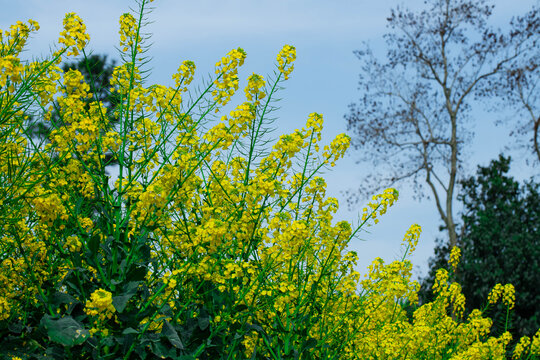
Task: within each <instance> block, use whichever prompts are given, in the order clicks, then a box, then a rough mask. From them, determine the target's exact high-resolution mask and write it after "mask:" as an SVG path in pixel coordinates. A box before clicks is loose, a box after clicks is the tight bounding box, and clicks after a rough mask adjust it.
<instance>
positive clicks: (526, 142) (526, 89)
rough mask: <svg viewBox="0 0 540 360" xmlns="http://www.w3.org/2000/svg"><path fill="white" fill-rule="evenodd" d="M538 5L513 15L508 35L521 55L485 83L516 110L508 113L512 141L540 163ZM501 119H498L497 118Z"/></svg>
mask: <svg viewBox="0 0 540 360" xmlns="http://www.w3.org/2000/svg"><path fill="white" fill-rule="evenodd" d="M539 13H540V7H539V6H538V5H537V6H535V7H533V9H532V10H531V11H529V12H528V13H527V14H525V15H524V16H520V17H516V18H515V19H513V20H512V23H511V33H510V39H511V40H512V44H513V46H514V47H515V48H516V50H515V51H516V52H522V53H523V55H522V56H520V57H518V58H516V59H515V60H514V61H512V62H510V63H508V65H507V66H506V67H505V71H504V72H503V73H501V74H500V75H501V76H500V77H499V78H498V79H496V80H498V81H495V82H494V84H493V86H492V87H491V86H489V88H488V89H487V91H490V90H491V89H493V90H494V92H495V95H498V97H499V99H500V100H502V101H501V103H500V105H502V107H504V108H507V107H508V106H509V105H510V106H512V107H513V108H514V109H515V110H517V114H513V116H512V117H511V122H512V131H511V133H510V136H511V137H513V138H514V139H516V140H517V141H516V145H517V147H520V148H526V149H527V152H531V153H532V154H533V155H534V158H535V161H534V162H535V163H536V164H540V83H539V81H540V17H539ZM498 123H499V124H500V123H502V122H501V121H499V122H498Z"/></svg>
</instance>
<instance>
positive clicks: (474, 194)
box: [420, 155, 540, 339]
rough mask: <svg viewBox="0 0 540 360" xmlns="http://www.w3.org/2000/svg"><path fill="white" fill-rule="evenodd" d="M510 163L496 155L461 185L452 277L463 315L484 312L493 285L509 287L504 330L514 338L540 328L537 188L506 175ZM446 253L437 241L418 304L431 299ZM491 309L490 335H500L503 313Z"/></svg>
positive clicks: (539, 200) (539, 206)
mask: <svg viewBox="0 0 540 360" xmlns="http://www.w3.org/2000/svg"><path fill="white" fill-rule="evenodd" d="M510 161H511V159H510V157H507V158H506V157H504V156H502V155H500V156H499V158H498V159H497V160H493V161H492V162H491V163H490V165H489V166H486V167H481V166H479V167H478V170H477V174H476V176H475V177H470V178H468V179H466V180H464V181H462V182H461V185H462V192H461V194H460V196H459V197H458V199H459V200H460V201H462V202H463V206H464V210H463V212H462V216H461V220H462V229H461V232H460V235H459V242H458V244H459V247H460V248H461V250H462V260H461V263H460V265H459V267H458V270H457V273H456V275H455V276H456V277H457V278H456V281H457V282H459V283H460V284H461V286H462V291H463V294H464V295H465V297H466V299H467V302H466V310H467V312H470V311H471V310H472V309H475V308H476V309H483V308H484V307H485V306H486V298H487V295H488V294H489V292H490V291H491V289H492V288H493V286H495V284H497V283H502V284H505V283H511V284H513V285H514V287H515V289H516V307H515V309H514V312H513V314H512V315H513V316H512V317H511V321H510V328H509V330H510V331H511V332H512V334H513V336H514V339H517V338H519V337H520V336H523V335H527V336H529V337H532V336H533V335H534V333H535V332H536V330H537V329H538V328H539V326H540V308H539V307H538V304H540V276H539V274H540V262H539V259H540V193H539V187H540V184H539V183H535V182H533V181H532V180H530V181H528V182H525V183H523V184H520V183H519V182H518V181H516V180H515V179H513V178H512V177H510V176H508V171H509V169H510ZM450 250H451V249H450V248H449V246H448V245H447V244H446V243H444V244H442V243H441V241H438V245H437V246H436V248H435V256H434V257H433V258H432V259H430V272H429V275H428V276H427V278H425V279H424V280H423V284H422V290H421V293H420V298H421V299H422V301H423V302H428V301H430V292H429V291H428V290H429V289H430V288H431V286H432V285H433V280H434V276H435V272H436V270H437V269H439V268H440V267H442V266H444V264H445V262H446V260H447V259H448V257H449V254H450ZM491 310H492V311H493V315H492V318H493V319H494V327H495V329H494V331H495V332H499V333H501V332H504V327H503V326H501V324H504V322H505V317H506V309H502V307H501V308H498V307H495V308H494V309H491Z"/></svg>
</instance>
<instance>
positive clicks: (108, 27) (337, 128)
mask: <svg viewBox="0 0 540 360" xmlns="http://www.w3.org/2000/svg"><path fill="white" fill-rule="evenodd" d="M402 3H403V2H402V1H395V0H379V1H371V0H356V1H353V0H334V1H321V0H311V1H308V0H295V1H291V0H272V1H269V0H258V1H255V0H251V1H248V0H229V1H223V0H222V1H217V0H198V1H189V2H188V1H183V0H182V1H175V0H156V1H155V2H154V3H153V5H155V7H156V9H155V10H154V11H153V12H152V13H151V14H150V20H151V21H153V23H152V24H150V25H148V26H147V28H146V31H147V32H150V33H152V34H153V35H152V42H153V43H154V45H153V46H152V48H151V49H150V51H149V53H148V55H150V56H152V57H153V58H154V59H153V61H152V62H151V64H150V66H151V67H152V68H153V71H152V75H151V77H150V78H149V82H150V83H158V84H164V85H170V84H172V81H171V75H172V74H173V73H174V72H175V71H176V69H177V68H178V66H179V64H180V63H181V62H182V61H183V60H192V61H194V62H195V64H196V65H197V71H196V79H197V78H199V79H201V78H203V77H204V78H206V77H207V75H208V74H209V73H211V72H213V67H214V64H215V63H216V62H217V61H218V60H219V59H220V58H221V57H222V56H223V55H225V54H226V53H227V52H228V51H229V50H231V49H233V48H237V47H242V48H243V49H244V50H245V51H246V52H247V59H246V62H245V64H244V66H243V67H242V69H241V70H240V72H239V74H240V79H241V84H240V88H243V86H244V85H245V84H246V82H245V79H246V78H247V76H249V75H250V74H251V73H252V72H255V73H259V74H261V75H263V76H265V77H266V75H267V74H271V73H272V72H273V70H274V64H275V59H276V54H277V53H278V51H279V50H280V49H281V47H282V46H283V45H285V44H291V45H293V46H295V47H296V50H297V61H296V63H295V71H294V72H293V74H292V76H291V79H290V80H289V81H288V82H286V83H285V90H284V91H283V92H282V93H281V94H280V97H281V98H282V99H283V100H282V101H281V103H280V106H281V110H280V111H279V113H278V114H277V116H278V117H279V119H278V120H277V122H276V123H275V126H276V127H277V128H278V131H277V132H276V133H275V134H274V135H275V136H278V135H281V134H283V133H288V132H291V131H294V129H296V128H301V127H302V126H304V124H305V121H306V119H307V116H308V115H309V114H310V113H311V112H318V113H321V114H323V115H324V119H325V129H324V132H323V142H329V141H331V139H333V138H334V137H335V136H336V135H337V134H339V133H342V132H346V123H345V120H344V117H343V116H344V115H345V114H346V113H347V112H348V107H347V106H348V104H350V103H351V102H355V101H356V99H358V98H359V97H360V93H359V91H358V90H357V88H358V74H359V71H360V61H359V60H358V59H357V58H356V57H355V56H354V55H353V50H356V49H359V48H360V47H361V45H362V42H363V41H369V42H370V44H371V45H372V46H373V47H374V49H375V50H376V51H379V52H381V53H382V51H384V42H383V39H382V35H383V34H384V33H385V32H386V31H387V29H386V18H387V16H388V15H389V11H390V9H391V8H393V7H396V6H397V5H401V4H402ZM493 3H494V4H495V5H496V8H495V12H494V14H493V16H492V17H491V20H490V22H491V23H492V24H495V25H497V26H504V25H505V24H506V23H507V22H508V21H509V19H510V18H511V17H512V16H513V15H519V14H522V13H524V12H525V11H527V10H528V9H529V8H531V6H532V5H533V4H534V3H535V1H534V0H519V1H503V0H497V1H493ZM0 4H1V5H2V10H3V11H2V12H1V13H0V28H1V29H7V28H8V27H9V25H11V24H13V23H15V22H16V21H17V20H21V21H26V20H28V19H33V20H36V21H38V22H39V24H40V26H41V29H40V31H39V32H38V33H37V34H36V35H34V36H33V38H32V40H31V41H30V42H29V45H28V47H27V49H28V51H27V53H26V54H25V56H26V57H27V58H28V59H30V58H31V57H32V56H39V55H46V54H48V53H49V47H50V46H51V45H53V44H54V43H55V42H56V41H57V39H58V34H59V32H60V31H61V29H62V19H63V15H64V14H65V13H66V12H76V13H77V14H78V15H79V16H81V18H82V19H83V21H84V22H85V24H86V26H87V30H88V32H89V34H90V36H91V42H90V45H89V48H90V49H92V50H93V51H94V52H95V53H99V54H109V55H110V56H112V57H113V58H116V59H118V56H117V52H116V50H115V46H117V44H118V41H119V35H118V18H119V16H120V15H121V14H122V13H124V12H127V11H129V7H130V6H132V7H135V8H136V7H137V4H136V3H135V2H134V1H128V0H115V1H104V0H92V1H86V0H85V1H82V0H49V1H43V0H21V1H11V0H10V1H7V0H0ZM406 4H407V7H409V8H411V9H418V8H422V4H423V1H419V0H409V1H407V2H406ZM239 95H240V94H239ZM241 96H242V95H240V96H236V97H234V98H233V102H235V104H236V103H239V102H241V101H243V98H242V97H241ZM484 108H485V107H483V106H479V107H478V109H475V110H474V112H473V114H472V115H473V117H474V118H475V119H477V120H476V124H475V125H476V136H475V139H474V141H473V143H472V145H471V149H470V150H471V151H470V153H471V157H470V158H469V159H468V162H467V163H466V164H465V165H466V168H465V169H466V171H468V173H469V174H473V173H474V171H475V170H476V166H477V165H478V164H481V165H487V164H488V163H489V161H490V160H491V159H494V158H496V157H497V155H498V154H499V153H500V152H501V151H504V148H505V146H509V145H512V139H511V138H509V137H508V129H507V128H504V127H495V126H494V121H495V120H496V119H499V118H498V117H497V116H510V114H506V115H505V114H493V113H487V112H486V111H485V110H484ZM505 153H506V154H513V155H514V156H513V158H514V159H518V158H520V154H521V153H512V152H510V151H506V152H505ZM533 170H534V169H532V168H530V167H528V166H527V165H526V164H525V163H524V162H523V161H521V162H520V161H516V160H514V161H513V164H512V171H511V174H512V175H514V176H515V177H516V178H518V179H524V178H528V177H529V176H531V174H532V173H533ZM369 171H370V169H369V165H366V164H356V163H355V152H354V151H353V150H350V151H349V154H348V155H347V156H346V158H345V159H343V160H341V161H340V162H339V163H338V164H337V166H336V167H335V168H334V169H333V170H332V171H331V172H328V173H326V174H325V175H324V177H325V179H326V180H327V183H328V191H327V195H329V196H334V197H336V198H337V199H338V200H339V201H340V203H341V209H340V211H339V212H338V214H337V216H336V218H337V220H348V221H353V222H356V220H357V218H358V216H357V214H358V212H359V211H361V209H362V206H361V205H359V207H358V208H357V209H353V210H352V211H351V210H349V209H348V208H347V206H346V202H345V195H344V194H343V192H344V191H345V190H347V189H354V188H358V186H359V184H360V182H361V179H362V176H363V175H365V174H366V173H368V172H369ZM397 188H398V190H399V191H400V200H399V201H398V202H397V204H396V205H395V206H394V207H393V208H391V209H390V210H389V212H388V213H387V214H386V215H385V216H383V217H382V218H381V222H380V223H379V224H378V225H376V226H375V227H372V228H371V229H370V233H362V234H361V237H362V239H364V240H365V241H360V240H353V241H352V242H351V243H350V248H351V249H352V250H355V251H357V252H358V254H359V257H360V260H359V270H360V271H361V272H362V273H364V272H365V269H366V267H367V266H368V265H369V264H370V263H371V261H372V260H373V259H374V258H375V257H377V256H379V257H382V258H384V259H385V260H387V261H391V260H394V259H396V258H397V257H398V256H399V255H400V243H401V239H402V238H403V235H404V234H405V232H406V231H407V229H408V228H409V226H410V225H411V224H413V223H418V224H419V225H421V226H422V228H423V233H422V235H421V237H420V243H419V246H418V248H417V251H416V253H415V255H414V256H413V257H412V260H413V263H414V264H415V267H416V270H415V275H423V274H425V272H426V271H427V260H428V257H429V256H431V255H432V251H433V246H434V239H435V237H437V236H439V237H442V236H445V234H443V233H439V231H438V227H439V225H440V224H441V221H440V219H439V217H438V215H437V213H436V209H435V205H434V203H432V202H431V201H429V200H423V201H422V202H417V201H415V200H413V199H412V195H413V193H412V189H411V188H410V187H409V186H406V185H401V186H397ZM456 205H458V204H457V202H456ZM455 215H457V213H456V214H455Z"/></svg>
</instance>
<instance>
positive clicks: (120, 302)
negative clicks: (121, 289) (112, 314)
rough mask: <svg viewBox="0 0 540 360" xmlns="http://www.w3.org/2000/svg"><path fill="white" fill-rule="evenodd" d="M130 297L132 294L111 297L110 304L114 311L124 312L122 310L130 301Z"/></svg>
mask: <svg viewBox="0 0 540 360" xmlns="http://www.w3.org/2000/svg"><path fill="white" fill-rule="evenodd" d="M132 297H133V294H128V295H118V296H113V297H112V303H113V306H114V308H115V309H116V311H118V312H119V313H122V312H124V309H125V308H126V305H127V303H128V301H129V299H131V298H132Z"/></svg>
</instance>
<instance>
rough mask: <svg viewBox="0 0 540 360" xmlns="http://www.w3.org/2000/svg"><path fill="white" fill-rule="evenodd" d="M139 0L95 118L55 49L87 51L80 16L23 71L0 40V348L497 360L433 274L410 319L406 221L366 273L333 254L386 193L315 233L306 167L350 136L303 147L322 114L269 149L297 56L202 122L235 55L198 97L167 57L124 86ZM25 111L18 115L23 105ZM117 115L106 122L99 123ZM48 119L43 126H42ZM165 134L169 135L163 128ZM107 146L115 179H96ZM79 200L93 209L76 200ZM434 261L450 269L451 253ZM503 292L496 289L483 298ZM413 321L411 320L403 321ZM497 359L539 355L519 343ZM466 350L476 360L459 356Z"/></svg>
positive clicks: (312, 175) (314, 182)
mask: <svg viewBox="0 0 540 360" xmlns="http://www.w3.org/2000/svg"><path fill="white" fill-rule="evenodd" d="M150 2H151V1H146V0H141V2H140V4H139V5H140V8H139V12H138V13H137V14H124V15H122V16H121V18H120V39H121V44H120V45H121V46H120V50H121V52H122V56H123V60H124V61H123V64H121V65H119V66H117V67H116V68H115V69H114V72H113V76H112V80H111V85H112V88H111V89H110V91H111V92H114V93H115V94H117V95H118V99H119V102H118V104H117V105H116V107H115V109H114V111H113V112H112V113H108V112H107V111H105V109H104V108H103V104H102V103H101V102H99V101H97V100H94V98H93V90H92V88H91V85H90V84H87V83H85V82H84V79H83V76H82V74H81V73H80V72H78V71H76V70H69V71H66V72H64V71H62V70H61V69H60V68H59V67H58V64H60V63H61V62H62V61H63V59H64V58H65V57H66V56H67V57H69V56H77V55H78V54H82V55H83V56H86V52H85V46H86V43H87V41H88V40H89V36H88V34H86V29H85V26H84V24H83V22H82V20H81V19H80V18H79V17H78V16H77V15H75V14H67V15H66V17H65V19H64V29H65V30H64V31H63V32H62V33H61V37H60V40H59V44H60V45H61V46H60V47H59V49H58V50H57V51H55V52H54V53H53V54H52V57H51V59H47V60H43V61H35V62H28V63H25V62H23V61H22V60H20V54H21V51H22V50H23V48H24V44H25V42H26V39H27V38H28V36H29V34H30V33H31V32H32V31H35V30H37V29H38V28H39V26H38V24H37V23H36V22H34V21H32V20H30V21H29V24H28V25H26V24H23V23H21V22H19V23H17V24H16V25H14V26H12V27H11V29H10V30H9V31H6V32H1V31H0V41H1V43H0V44H1V48H0V55H1V60H0V131H1V133H0V134H1V140H2V142H1V143H0V177H1V181H0V192H1V194H2V196H1V197H0V214H1V215H2V217H1V218H0V226H1V227H2V233H1V234H0V246H1V248H2V253H1V255H0V256H1V258H0V337H1V338H2V339H6V340H5V341H2V343H1V344H0V351H1V353H2V354H7V355H8V356H10V357H8V358H11V359H30V358H31V359H34V358H38V359H42V358H51V357H52V358H59V359H60V358H62V359H70V358H76V359H91V358H93V359H138V358H141V359H146V358H152V359H153V358H172V359H214V358H220V359H221V358H227V359H229V358H231V359H233V358H234V359H236V358H252V359H268V358H270V359H283V358H291V359H292V358H294V359H298V358H302V359H304V358H305V359H355V358H365V359H386V358H407V357H409V358H414V359H462V358H463V359H465V358H467V359H468V358H474V356H477V358H486V357H483V356H488V355H489V356H491V357H493V358H501V357H502V356H504V352H505V346H506V344H507V343H508V341H509V338H508V333H505V334H504V335H503V336H502V337H501V338H491V337H489V328H490V326H491V323H490V320H489V319H488V318H485V317H483V313H482V312H481V311H478V312H474V313H473V314H471V315H470V316H469V318H468V319H467V320H463V319H462V315H463V304H464V301H465V300H464V298H463V296H462V295H461V294H460V288H459V285H458V284H456V283H449V279H450V277H449V273H448V272H447V271H446V270H444V269H442V270H441V271H440V273H439V274H438V276H437V284H436V288H435V291H436V292H437V298H436V300H435V301H434V302H433V303H429V304H425V305H423V306H421V307H415V304H416V302H417V291H418V283H417V282H415V281H411V270H412V264H411V262H410V261H409V260H408V259H407V257H408V255H409V254H410V252H411V251H413V250H414V248H415V246H416V244H417V241H418V238H419V235H420V227H419V226H418V225H413V226H412V227H411V228H410V230H409V231H408V232H407V234H405V238H404V249H405V254H404V256H403V258H402V259H401V260H399V261H395V262H392V263H391V264H385V263H384V262H383V261H382V259H376V260H375V261H374V262H373V264H372V265H371V266H370V268H369V273H368V274H367V275H366V277H365V279H363V280H360V274H359V273H358V272H357V271H356V270H355V269H354V266H355V265H356V262H357V259H358V255H357V254H356V253H355V252H353V251H348V250H347V245H348V243H349V241H350V240H351V239H353V238H354V237H355V236H356V234H357V233H358V231H360V230H361V229H362V227H363V226H366V225H370V224H371V223H376V222H377V220H378V216H380V215H383V214H384V213H385V212H386V211H387V208H388V207H390V206H391V205H392V204H393V203H394V202H395V201H396V200H397V197H398V193H397V191H396V190H394V189H388V190H386V191H385V192H384V193H382V194H379V195H376V196H374V197H373V200H372V202H370V203H369V204H368V206H366V208H365V209H364V213H363V215H362V217H361V219H362V220H361V222H360V224H359V225H358V226H357V227H356V228H354V229H353V228H352V226H351V225H350V224H349V223H347V222H344V221H342V222H338V223H336V224H334V223H333V222H332V220H333V215H334V214H335V212H336V211H337V209H338V203H337V200H336V199H334V198H327V197H326V196H325V188H326V185H325V181H324V179H323V178H321V177H318V176H317V175H316V174H317V173H318V171H320V169H321V168H324V167H331V166H333V165H334V163H335V161H337V160H339V159H340V158H341V157H343V155H344V153H345V151H346V149H347V147H348V146H349V137H348V136H346V135H339V136H337V137H336V139H334V140H333V141H332V142H331V143H330V144H329V145H326V146H324V147H323V151H322V152H321V151H320V150H321V149H320V147H319V143H320V141H321V131H322V126H323V117H322V115H320V114H316V113H313V114H310V115H309V116H308V119H307V122H306V125H305V126H304V127H303V128H301V129H299V130H296V131H295V132H294V133H292V134H289V135H283V136H281V137H280V138H279V139H278V140H277V141H275V143H274V145H273V147H272V148H271V149H267V148H266V147H265V146H264V144H266V143H267V142H269V141H271V139H268V138H267V137H268V134H269V133H268V131H267V130H268V129H267V125H268V122H269V120H268V118H269V114H270V113H271V112H273V111H275V109H276V108H275V106H274V105H273V104H274V103H275V101H276V92H277V91H278V90H279V89H280V84H281V83H282V82H283V81H285V80H286V79H287V78H289V76H290V74H291V71H292V69H293V62H294V60H295V59H296V52H295V48H294V47H292V46H289V45H286V46H284V47H283V49H282V50H281V51H280V52H279V54H278V55H277V65H276V69H277V71H276V72H275V73H274V74H273V75H272V76H268V77H267V79H268V80H265V78H264V77H263V76H261V75H257V74H253V75H252V76H250V78H249V79H248V83H247V87H246V88H245V90H244V93H245V94H246V98H247V101H245V102H243V103H241V104H240V105H238V106H237V107H236V108H235V109H233V110H232V111H231V112H230V113H229V114H228V115H223V116H221V117H220V118H219V119H217V118H215V115H214V114H216V113H219V112H220V111H221V110H222V108H223V107H224V106H225V105H226V104H228V103H229V102H230V100H231V99H232V97H233V95H234V94H235V93H236V92H237V90H238V89H239V87H240V81H239V77H238V68H239V66H241V65H242V64H243V63H244V60H245V58H246V52H245V51H244V50H243V49H241V48H238V49H234V50H232V51H230V52H229V53H228V54H227V55H226V56H225V57H224V58H223V59H222V60H221V61H219V62H218V63H217V64H216V71H215V76H214V77H213V78H212V79H211V80H210V81H209V82H208V83H206V84H205V85H204V87H203V88H202V90H201V91H194V90H193V91H192V90H191V89H190V88H189V86H190V84H191V82H192V81H193V79H194V72H195V64H194V63H193V62H191V61H184V62H183V63H182V64H181V65H180V66H179V69H178V72H177V73H176V74H174V75H173V76H172V79H173V80H174V83H175V86H174V87H166V86H161V85H150V86H147V85H146V83H145V79H144V78H143V76H142V74H143V73H144V72H143V71H142V67H144V65H145V63H144V60H141V59H142V53H143V52H144V51H145V49H146V47H145V40H146V39H147V38H148V37H147V35H146V34H143V33H142V32H141V30H142V25H143V19H144V18H145V14H146V13H147V12H148V6H149V3H150ZM36 109H37V110H36ZM31 111H36V113H39V114H41V116H43V118H44V119H46V120H50V119H51V118H52V116H53V115H54V116H58V117H60V118H61V119H62V121H63V125H62V126H56V127H55V129H54V130H53V132H52V133H51V135H50V137H49V140H50V143H48V144H46V145H45V146H43V144H39V145H36V144H34V142H33V141H32V139H27V138H25V136H24V135H25V130H24V122H25V121H26V120H28V115H27V114H28V113H29V112H31ZM108 114H110V116H114V117H116V118H118V119H120V121H119V129H115V128H113V127H111V126H110V119H109V117H108V116H109V115H108ZM52 125H53V126H55V124H54V123H53V124H52ZM173 135H174V136H173ZM110 153H112V154H113V155H114V156H115V158H117V159H118V162H119V176H118V179H117V180H116V181H115V182H114V183H112V184H111V183H109V181H108V179H107V178H106V177H105V175H104V172H105V171H104V170H105V165H104V161H103V160H104V159H105V156H106V155H107V154H110ZM88 200H92V201H94V202H96V203H98V204H99V206H98V207H97V209H94V208H90V207H89V206H87V205H86V204H87V202H88ZM455 254H457V255H454V256H453V257H452V263H451V265H452V268H454V269H455V267H456V266H458V261H459V254H458V252H457V251H456V252H455ZM501 296H502V299H503V302H505V304H508V306H509V308H510V307H511V306H512V301H513V300H512V299H513V293H512V288H511V287H509V286H505V287H497V288H496V289H494V293H493V295H492V296H490V302H494V301H497V300H498V299H499V298H501ZM413 311H414V312H413ZM519 346H520V347H519V348H517V347H516V351H515V353H514V354H515V355H516V356H517V357H522V358H527V357H529V358H530V357H531V356H534V354H537V353H538V352H539V339H538V335H537V336H536V337H535V338H534V339H533V340H532V341H531V340H530V339H529V340H527V339H524V340H523V341H521V342H520V344H519ZM478 356H480V357H478Z"/></svg>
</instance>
